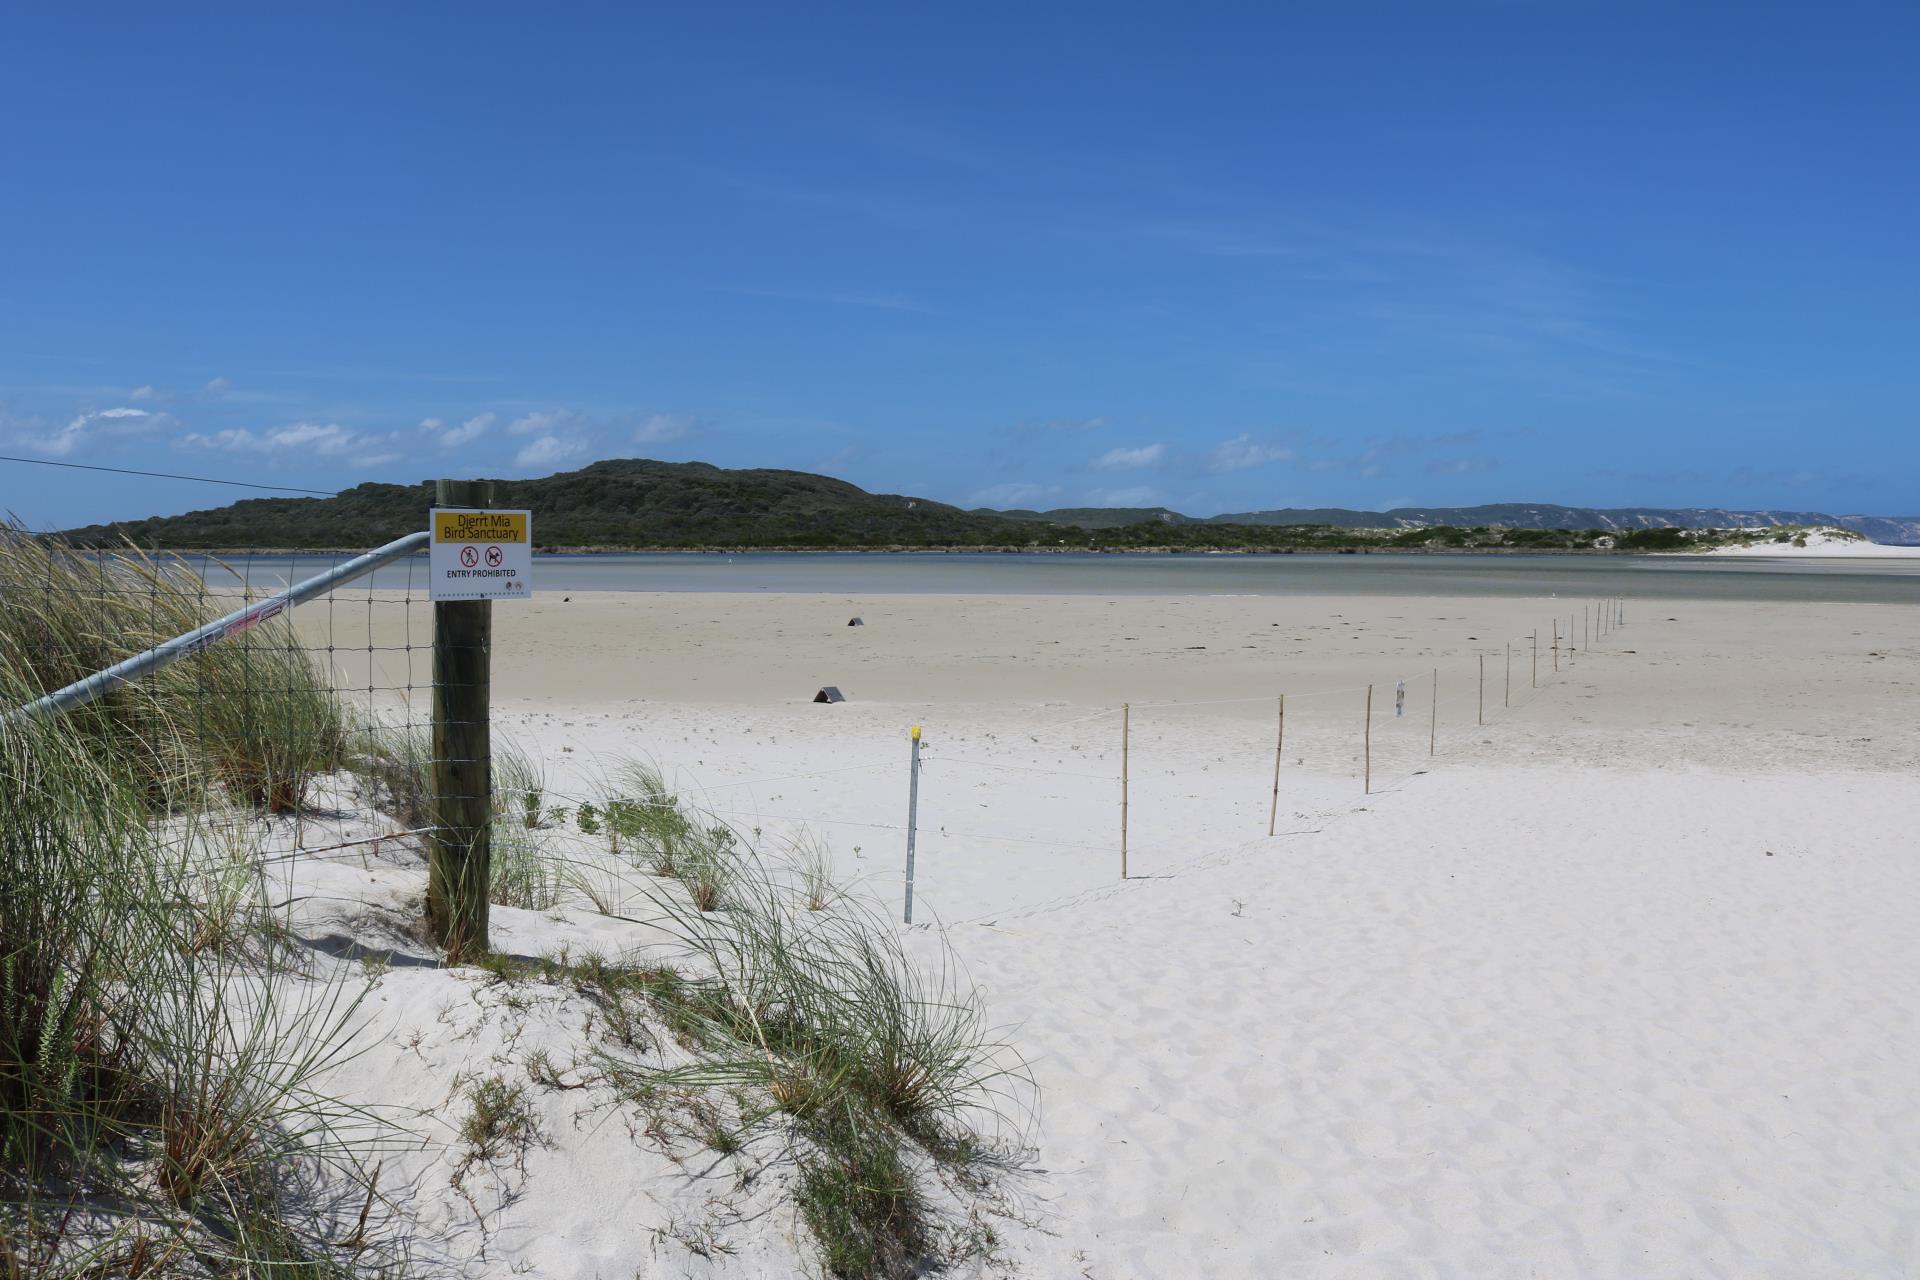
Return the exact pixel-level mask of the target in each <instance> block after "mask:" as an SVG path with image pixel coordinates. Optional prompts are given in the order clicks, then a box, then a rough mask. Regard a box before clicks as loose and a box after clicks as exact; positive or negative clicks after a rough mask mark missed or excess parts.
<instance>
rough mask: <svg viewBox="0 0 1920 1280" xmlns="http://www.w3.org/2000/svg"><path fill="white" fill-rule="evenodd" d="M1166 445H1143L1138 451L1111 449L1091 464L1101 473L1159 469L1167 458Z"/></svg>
mask: <svg viewBox="0 0 1920 1280" xmlns="http://www.w3.org/2000/svg"><path fill="white" fill-rule="evenodd" d="M1166 453H1167V446H1166V445H1164V444H1158V443H1156V444H1147V445H1141V446H1140V447H1139V448H1137V449H1126V448H1120V449H1109V450H1107V451H1106V452H1105V453H1103V454H1101V455H1100V456H1099V457H1097V458H1095V459H1094V460H1093V462H1092V463H1091V464H1090V465H1091V466H1093V467H1094V468H1095V469H1096V470H1099V471H1132V470H1137V469H1139V468H1141V467H1157V466H1159V465H1160V460H1161V459H1162V458H1164V457H1165V456H1166Z"/></svg>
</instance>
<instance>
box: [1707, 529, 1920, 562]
mask: <svg viewBox="0 0 1920 1280" xmlns="http://www.w3.org/2000/svg"><path fill="white" fill-rule="evenodd" d="M1802 543H1804V545H1801V544H1802ZM1699 554H1701V555H1709V556H1770V557H1781V558H1784V557H1793V558H1795V559H1802V558H1817V559H1836V558H1845V559H1850V560H1854V559H1908V558H1911V557H1914V556H1920V547H1890V546H1886V545H1884V544H1882V543H1878V542H1869V541H1868V540H1867V539H1865V538H1863V537H1861V536H1860V535H1859V534H1856V533H1851V532H1848V531H1847V530H1844V529H1809V530H1807V531H1806V533H1805V534H1804V535H1803V536H1800V537H1798V538H1797V539H1796V540H1793V541H1787V542H1773V541H1761V542H1750V543H1746V544H1744V545H1740V546H1729V547H1712V548H1709V549H1707V550H1705V551H1702V552H1700V553H1699Z"/></svg>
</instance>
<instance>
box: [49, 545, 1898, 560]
mask: <svg viewBox="0 0 1920 1280" xmlns="http://www.w3.org/2000/svg"><path fill="white" fill-rule="evenodd" d="M1868 545H1869V546H1871V547H1872V549H1871V550H1863V551H1839V550H1835V549H1832V548H1828V547H1820V548H1780V547H1775V546H1772V545H1771V544H1768V545H1766V546H1764V547H1759V546H1747V545H1730V546H1720V547H1706V548H1702V549H1700V550H1697V551H1695V550H1686V551H1646V550H1618V549H1615V548H1612V547H1392V546H1375V547H1328V548H1299V547H1171V546H1157V547H1015V546H994V545H980V546H954V547H916V546H904V545H887V546H876V547H764V546H738V547H735V546H702V547H661V546H652V547H626V546H598V545H589V546H578V547H570V546H569V547H535V548H534V551H533V554H534V555H535V556H536V557H538V558H540V559H553V558H559V557H566V556H578V557H589V556H593V557H598V556H739V555H754V556H775V555H785V556H845V557H855V556H956V555H966V556H1069V555H1076V556H1101V557H1107V556H1165V557H1167V558H1169V559H1171V558H1174V557H1182V558H1191V557H1195V556H1231V557H1235V558H1239V559H1248V560H1253V559H1270V558H1272V557H1275V556H1309V557H1329V558H1330V557H1333V556H1394V557H1407V558H1413V559H1420V558H1428V559H1431V558H1436V557H1448V556H1474V557H1479V556H1495V557H1501V556H1511V557H1518V558H1538V557H1542V556H1579V557H1583V558H1584V557H1593V558H1616V559H1649V560H1671V559H1699V558H1706V557H1713V556H1729V555H1732V556H1741V557H1745V558H1751V559H1778V560H1794V561H1801V560H1875V559H1884V560H1903V559H1908V558H1911V557H1914V556H1920V546H1905V545H1901V544H1895V543H1871V544H1868ZM75 550H80V551H98V550H108V548H98V547H77V548H75ZM140 550H141V551H143V552H145V553H147V554H151V555H163V556H209V557H213V558H216V559H220V558H237V557H243V556H276V557H293V556H343V555H362V554H365V553H366V551H367V550H368V548H367V547H361V546H356V547H344V546H325V547H224V546H223V547H166V546H155V547H142V548H140Z"/></svg>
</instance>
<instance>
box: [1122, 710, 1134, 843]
mask: <svg viewBox="0 0 1920 1280" xmlns="http://www.w3.org/2000/svg"><path fill="white" fill-rule="evenodd" d="M1132 718H1133V704H1132V703H1130V702H1123V703H1121V704H1120V878H1121V879H1122V880H1125V879H1126V878H1127V745H1128V740H1129V739H1130V738H1131V737H1132V733H1131V730H1130V724H1129V722H1130V721H1131V720H1132Z"/></svg>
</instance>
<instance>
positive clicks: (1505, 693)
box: [1500, 642, 1513, 707]
mask: <svg viewBox="0 0 1920 1280" xmlns="http://www.w3.org/2000/svg"><path fill="white" fill-rule="evenodd" d="M1500 705H1501V706H1503V707H1511V706H1512V705H1513V645H1512V643H1511V642H1509V643H1508V645H1507V675H1506V683H1505V684H1504V685H1503V686H1502V687H1501V689H1500Z"/></svg>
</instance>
